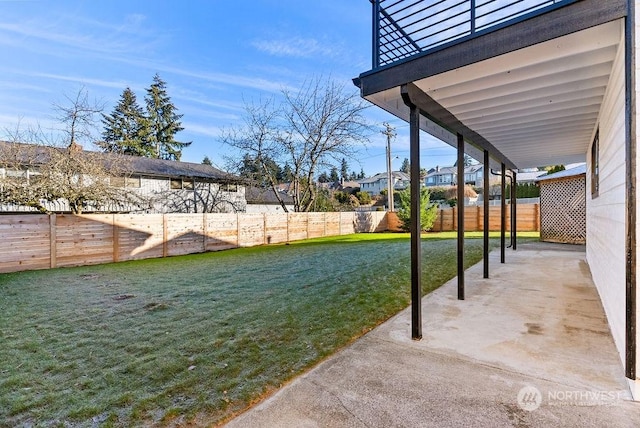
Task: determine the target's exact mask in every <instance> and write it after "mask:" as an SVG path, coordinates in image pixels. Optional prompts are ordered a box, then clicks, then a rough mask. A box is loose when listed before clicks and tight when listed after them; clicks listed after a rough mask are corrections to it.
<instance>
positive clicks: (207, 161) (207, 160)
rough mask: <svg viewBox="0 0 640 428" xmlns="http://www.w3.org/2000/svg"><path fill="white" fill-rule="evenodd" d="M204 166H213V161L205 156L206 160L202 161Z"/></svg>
mask: <svg viewBox="0 0 640 428" xmlns="http://www.w3.org/2000/svg"><path fill="white" fill-rule="evenodd" d="M202 164H203V165H209V166H213V162H211V159H209V156H205V157H204V159H202Z"/></svg>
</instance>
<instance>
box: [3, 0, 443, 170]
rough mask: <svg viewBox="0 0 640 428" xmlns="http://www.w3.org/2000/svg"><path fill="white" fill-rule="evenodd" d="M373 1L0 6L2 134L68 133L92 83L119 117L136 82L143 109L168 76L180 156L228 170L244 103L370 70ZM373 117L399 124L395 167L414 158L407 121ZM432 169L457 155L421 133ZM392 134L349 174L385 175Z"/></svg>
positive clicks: (378, 140)
mask: <svg viewBox="0 0 640 428" xmlns="http://www.w3.org/2000/svg"><path fill="white" fill-rule="evenodd" d="M370 39H371V6H370V3H369V1H368V0H321V1H301V0H251V1H238V0H236V1H233V0H208V1H205V0H189V1H180V2H179V1H169V0H155V1H136V0H128V1H120V0H108V1H107V0H99V1H98V0H96V1H65V0H58V1H53V0H50V1H46V0H33V1H29V0H24V1H21V0H0V129H1V130H2V132H1V133H0V138H2V137H6V130H15V129H16V126H20V127H21V128H26V127H28V126H33V125H34V124H39V125H40V126H41V127H42V128H43V129H45V130H52V129H55V128H56V127H59V125H58V124H56V122H55V120H54V119H53V115H54V113H53V110H52V104H53V103H62V104H64V102H65V96H74V95H75V94H76V93H77V92H78V90H79V89H80V88H81V87H85V88H86V90H87V91H88V93H89V96H90V98H91V99H97V100H101V101H102V102H104V104H105V112H106V113H109V112H111V111H112V109H113V107H114V105H115V104H116V102H117V101H118V99H119V97H120V95H121V93H122V91H123V90H124V88H125V87H127V86H129V87H131V89H133V90H134V92H136V94H137V95H138V99H139V101H140V102H141V104H142V100H143V97H144V89H145V88H146V87H148V86H149V84H150V83H151V81H152V78H153V75H154V74H155V73H159V74H160V76H161V77H162V78H163V79H164V80H165V81H166V82H167V88H168V92H169V95H170V96H171V98H172V100H173V102H174V104H175V105H176V106H177V107H178V109H179V113H182V114H184V117H183V118H182V121H183V126H184V128H185V130H184V131H182V132H181V133H179V134H178V135H177V138H178V140H181V141H193V144H192V145H191V146H190V147H188V148H186V149H185V150H184V151H183V158H182V160H185V161H189V162H201V161H202V159H203V158H204V156H205V155H206V156H209V157H210V158H211V159H212V160H213V161H214V163H215V164H216V165H217V166H220V167H224V166H225V161H224V155H225V154H227V153H228V152H229V150H230V149H229V148H228V147H226V146H223V145H221V144H220V142H219V133H220V130H221V129H222V128H225V127H229V126H233V125H237V124H239V123H240V121H241V117H242V114H243V104H244V100H246V101H250V100H258V99H259V98H260V97H270V96H275V97H278V96H279V92H280V90H281V89H282V88H284V87H286V88H290V89H294V90H295V89H296V88H298V87H300V85H301V84H302V83H303V82H304V81H305V80H308V79H310V78H312V77H313V76H318V75H322V76H325V77H326V76H331V77H332V78H333V79H336V80H338V81H340V82H343V83H344V84H345V86H346V87H347V88H348V89H349V90H351V89H353V90H354V91H355V90H356V88H355V87H354V86H353V85H352V83H351V79H352V78H353V77H356V76H358V75H359V74H360V73H361V72H363V71H367V70H369V69H370V68H371V40H370ZM367 117H368V118H369V119H370V121H371V122H372V123H374V124H375V125H376V126H377V127H378V128H379V129H380V130H382V129H383V126H382V123H383V122H385V121H386V122H389V123H391V125H392V126H394V127H396V132H397V134H398V136H397V138H395V139H394V141H393V142H392V152H393V155H394V156H398V157H399V159H398V160H394V162H393V165H394V167H395V169H398V168H399V167H400V164H401V161H402V159H403V158H405V157H409V144H408V126H407V125H406V123H404V122H402V121H400V120H397V119H395V118H394V117H392V116H390V115H388V114H386V113H384V112H383V111H381V110H380V109H378V108H377V107H371V108H370V109H369V110H368V111H367ZM422 141H423V142H422V147H423V148H422V159H421V165H422V166H423V167H432V166H435V165H437V164H438V165H451V164H453V162H454V161H455V151H454V150H453V149H451V148H450V147H449V146H448V145H446V144H444V143H441V142H438V141H437V140H435V139H434V138H432V137H430V136H428V135H426V134H424V133H423V135H422ZM385 144H386V140H385V137H384V136H383V135H382V134H378V133H376V134H375V135H373V136H372V138H371V142H370V144H369V145H368V146H367V147H366V148H363V149H362V150H361V152H360V153H359V154H358V156H357V158H356V159H349V160H348V162H349V165H350V169H352V170H355V171H358V172H359V171H360V168H361V167H362V168H364V170H365V172H366V173H367V174H368V175H372V174H374V173H376V172H382V171H384V170H385V168H386V166H385Z"/></svg>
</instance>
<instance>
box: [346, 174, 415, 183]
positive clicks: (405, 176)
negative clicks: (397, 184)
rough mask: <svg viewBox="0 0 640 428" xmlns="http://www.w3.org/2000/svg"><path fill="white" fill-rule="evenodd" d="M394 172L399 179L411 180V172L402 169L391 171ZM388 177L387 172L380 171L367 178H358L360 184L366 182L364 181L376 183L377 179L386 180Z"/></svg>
mask: <svg viewBox="0 0 640 428" xmlns="http://www.w3.org/2000/svg"><path fill="white" fill-rule="evenodd" d="M391 173H392V174H393V177H394V178H396V179H398V180H403V181H410V180H411V178H410V177H409V174H407V173H405V172H402V171H392V172H391ZM386 179H387V173H386V172H379V173H378V174H376V175H373V176H371V177H367V178H363V179H361V180H358V183H359V184H364V183H375V182H376V181H379V180H386Z"/></svg>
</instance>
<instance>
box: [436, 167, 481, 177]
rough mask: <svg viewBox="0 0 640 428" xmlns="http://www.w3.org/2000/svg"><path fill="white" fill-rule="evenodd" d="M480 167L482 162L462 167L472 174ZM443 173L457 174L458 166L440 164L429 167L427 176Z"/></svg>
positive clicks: (466, 172)
mask: <svg viewBox="0 0 640 428" xmlns="http://www.w3.org/2000/svg"><path fill="white" fill-rule="evenodd" d="M481 169H482V164H475V165H469V166H467V167H465V168H464V173H465V174H473V173H475V172H478V171H480V170H481ZM444 174H453V175H457V174H458V167H457V166H441V167H436V168H431V169H430V170H429V173H427V177H432V176H435V175H444Z"/></svg>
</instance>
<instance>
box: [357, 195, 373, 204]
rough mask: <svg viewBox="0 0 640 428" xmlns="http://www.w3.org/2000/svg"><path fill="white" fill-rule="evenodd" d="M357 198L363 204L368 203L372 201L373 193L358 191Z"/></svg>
mask: <svg viewBox="0 0 640 428" xmlns="http://www.w3.org/2000/svg"><path fill="white" fill-rule="evenodd" d="M356 198H358V200H359V201H360V203H361V204H362V205H368V204H370V203H371V195H370V194H369V192H356Z"/></svg>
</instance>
